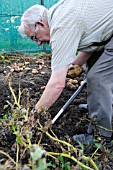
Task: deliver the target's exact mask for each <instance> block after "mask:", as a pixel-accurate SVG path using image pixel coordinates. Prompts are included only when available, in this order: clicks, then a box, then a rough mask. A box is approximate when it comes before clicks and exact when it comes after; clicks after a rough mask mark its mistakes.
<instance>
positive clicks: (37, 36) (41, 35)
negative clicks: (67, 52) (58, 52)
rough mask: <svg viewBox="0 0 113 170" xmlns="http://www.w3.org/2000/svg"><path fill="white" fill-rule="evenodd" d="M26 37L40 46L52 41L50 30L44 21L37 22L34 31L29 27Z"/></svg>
mask: <svg viewBox="0 0 113 170" xmlns="http://www.w3.org/2000/svg"><path fill="white" fill-rule="evenodd" d="M26 35H27V36H28V37H29V38H30V39H32V40H33V41H35V42H36V43H37V44H38V45H41V44H43V43H49V41H50V29H49V26H48V25H47V24H46V23H43V22H42V21H39V22H37V23H36V24H35V25H34V29H33V28H31V27H29V26H27V27H26Z"/></svg>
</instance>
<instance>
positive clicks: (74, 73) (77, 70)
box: [67, 65, 83, 78]
mask: <svg viewBox="0 0 113 170" xmlns="http://www.w3.org/2000/svg"><path fill="white" fill-rule="evenodd" d="M82 72H83V68H82V67H80V66H79V65H74V66H73V67H72V68H70V69H69V70H68V72H67V76H68V77H70V78H74V77H78V76H80V75H81V73H82Z"/></svg>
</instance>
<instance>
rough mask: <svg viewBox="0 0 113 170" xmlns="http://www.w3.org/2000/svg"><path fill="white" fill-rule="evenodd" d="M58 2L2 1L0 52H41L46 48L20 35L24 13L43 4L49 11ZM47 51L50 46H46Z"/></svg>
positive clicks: (0, 3)
mask: <svg viewBox="0 0 113 170" xmlns="http://www.w3.org/2000/svg"><path fill="white" fill-rule="evenodd" d="M57 2H58V0H0V23H1V24H0V52H2V51H5V52H39V51H43V49H44V46H43V45H42V46H38V45H37V44H36V43H35V42H33V41H31V40H30V39H28V38H22V37H21V36H20V34H19V33H18V26H19V25H20V18H21V16H22V14H23V12H24V11H25V10H26V9H27V8H29V7H30V6H32V5H35V4H39V5H41V4H43V3H44V6H45V7H47V8H48V9H49V8H50V7H51V6H52V5H54V4H55V3H57ZM46 50H50V46H48V45H46Z"/></svg>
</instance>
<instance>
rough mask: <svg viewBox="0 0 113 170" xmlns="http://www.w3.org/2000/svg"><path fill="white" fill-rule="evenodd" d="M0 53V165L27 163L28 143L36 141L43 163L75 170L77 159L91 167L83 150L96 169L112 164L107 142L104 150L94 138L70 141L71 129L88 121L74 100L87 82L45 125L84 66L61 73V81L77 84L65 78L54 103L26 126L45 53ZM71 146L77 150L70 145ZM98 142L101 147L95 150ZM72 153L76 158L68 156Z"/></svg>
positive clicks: (42, 79)
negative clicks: (85, 141) (75, 73)
mask: <svg viewBox="0 0 113 170" xmlns="http://www.w3.org/2000/svg"><path fill="white" fill-rule="evenodd" d="M0 58H1V60H0V61H1V64H0V86H1V87H0V106H1V107H0V118H1V122H0V133H1V135H0V151H1V152H0V162H1V165H0V166H1V167H0V169H4V170H5V169H15V170H17V169H19V168H20V169H22V168H23V167H24V169H26V170H27V169H28V168H29V169H32V168H33V166H32V165H31V164H30V163H31V160H30V151H31V148H30V147H31V144H40V146H41V147H43V149H44V150H45V151H47V153H46V154H47V155H48V156H46V158H47V159H46V160H47V163H49V166H48V169H56V170H57V169H59V170H61V169H66V168H67V169H66V170H68V169H73V170H74V169H75V170H76V169H77V168H78V170H80V169H81V166H78V165H77V161H78V164H79V162H81V163H82V165H86V166H88V167H89V168H91V169H96V168H95V167H93V164H92V163H91V162H88V161H89V160H87V161H85V159H86V158H88V157H89V156H90V157H91V159H92V160H93V161H94V162H95V164H96V165H97V167H98V169H100V170H101V169H104V170H110V169H111V170H112V169H113V163H112V160H113V154H112V151H113V147H112V148H111V149H110V150H107V151H106V150H105V147H101V146H99V144H100V143H99V142H98V144H97V143H96V144H95V145H94V146H93V147H92V146H91V148H90V149H89V148H85V149H83V146H82V145H81V144H75V143H73V141H72V140H71V138H72V136H73V135H75V134H81V133H85V131H86V129H87V126H88V124H89V118H88V111H87V109H80V108H79V104H81V103H86V102H87V87H85V88H84V89H83V90H82V91H81V93H80V94H79V95H78V96H77V98H76V99H75V100H74V101H73V102H72V103H71V105H70V106H69V107H68V108H67V110H66V111H65V112H64V113H63V115H62V116H61V117H60V118H59V119H58V121H56V123H55V124H54V125H53V126H52V130H51V128H50V127H51V125H50V122H51V119H53V118H54V116H55V115H56V114H57V113H58V111H59V110H60V109H61V108H62V106H63V105H64V104H65V103H66V102H67V100H68V99H69V98H70V97H71V95H72V94H73V93H74V92H75V90H76V89H77V88H78V87H79V86H80V83H81V81H82V80H83V79H84V76H85V73H84V71H83V73H82V74H81V76H80V77H74V78H70V77H68V76H67V82H68V81H69V80H70V79H74V80H77V84H76V85H75V86H73V88H70V87H69V86H68V84H67V85H66V87H65V89H64V91H63V92H62V94H61V96H60V97H59V99H58V100H57V101H56V102H55V103H54V105H53V106H52V107H51V108H50V109H49V110H48V111H47V112H46V113H45V112H43V111H42V112H41V113H40V114H39V115H37V116H36V119H35V120H36V121H35V123H34V127H32V128H31V122H30V121H29V120H28V117H29V113H30V110H31V109H32V108H33V107H34V105H35V104H36V102H37V101H38V99H39V98H40V96H41V94H42V92H43V91H44V89H45V86H46V83H47V81H48V79H49V77H50V75H51V69H50V61H51V54H44V53H39V54H32V55H31V54H20V53H17V54H1V56H0ZM37 120H38V122H37ZM49 125H50V126H49ZM25 129H26V131H27V132H29V133H28V135H27V137H26V133H23V131H25ZM30 135H31V136H32V137H31V136H30ZM49 135H50V136H49ZM56 136H57V137H56ZM52 137H53V138H52ZM29 140H30V141H29ZM58 140H60V141H58ZM62 141H63V142H62ZM65 142H67V143H65ZM68 144H69V145H70V144H71V146H69V145H68ZM28 146H29V147H28ZM72 146H73V147H75V148H76V149H77V150H76V151H75V150H74V148H73V147H72ZM99 147H100V148H102V149H101V152H100V149H99ZM69 148H70V149H71V150H70V149H69ZM69 150H70V151H69ZM69 152H70V154H69ZM55 153H56V154H55ZM59 153H62V154H59ZM63 154H64V155H63ZM59 155H60V156H59ZM66 155H68V156H69V155H70V156H69V157H68V156H67V157H66ZM72 155H73V156H74V158H76V161H75V160H73V159H72V158H71V156H72ZM9 156H10V157H11V158H10V157H9ZM43 156H44V155H43ZM58 156H59V157H58ZM36 161H37V160H36ZM68 162H70V163H69V165H68ZM35 163H36V162H35ZM25 165H26V166H25ZM29 169H28V170H29ZM84 169H86V168H84ZM87 169H88V168H87ZM37 170H38V169H37ZM39 170H41V169H39Z"/></svg>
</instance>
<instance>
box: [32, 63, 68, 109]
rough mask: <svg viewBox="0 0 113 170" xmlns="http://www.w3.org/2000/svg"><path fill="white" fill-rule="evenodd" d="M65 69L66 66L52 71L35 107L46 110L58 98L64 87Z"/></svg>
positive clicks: (66, 68)
mask: <svg viewBox="0 0 113 170" xmlns="http://www.w3.org/2000/svg"><path fill="white" fill-rule="evenodd" d="M67 71H68V66H66V67H64V68H62V69H60V70H58V71H56V72H54V73H52V75H51V77H50V79H49V81H48V83H47V85H46V88H45V90H44V92H43V94H42V96H41V98H40V99H39V101H38V102H37V104H36V105H35V108H36V109H40V108H41V107H42V108H43V109H44V110H48V109H49V108H50V107H51V106H52V104H53V103H54V102H55V101H56V100H57V99H58V97H59V96H60V94H61V92H62V91H63V89H64V87H65V81H66V75H67Z"/></svg>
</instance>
